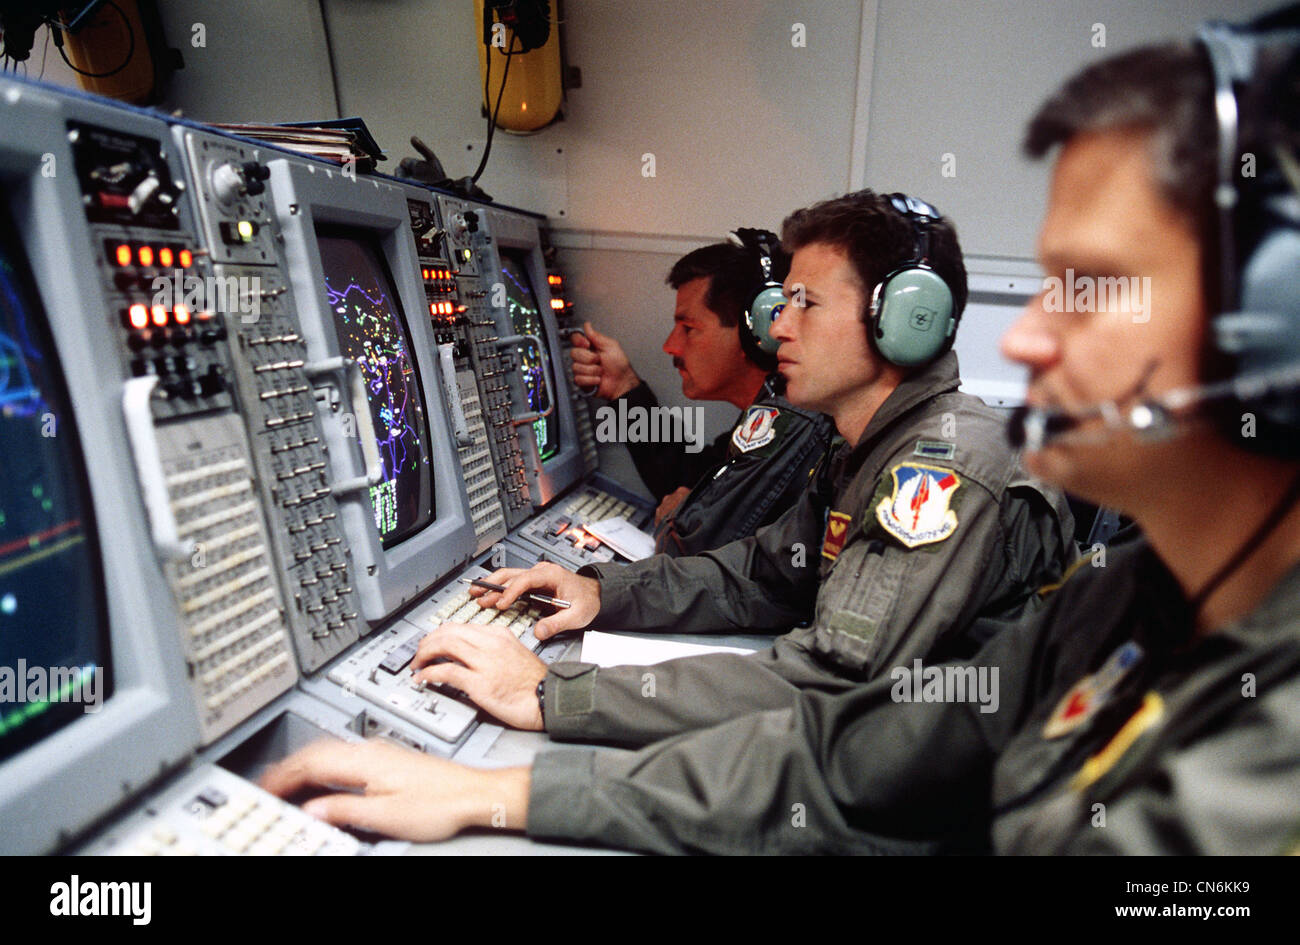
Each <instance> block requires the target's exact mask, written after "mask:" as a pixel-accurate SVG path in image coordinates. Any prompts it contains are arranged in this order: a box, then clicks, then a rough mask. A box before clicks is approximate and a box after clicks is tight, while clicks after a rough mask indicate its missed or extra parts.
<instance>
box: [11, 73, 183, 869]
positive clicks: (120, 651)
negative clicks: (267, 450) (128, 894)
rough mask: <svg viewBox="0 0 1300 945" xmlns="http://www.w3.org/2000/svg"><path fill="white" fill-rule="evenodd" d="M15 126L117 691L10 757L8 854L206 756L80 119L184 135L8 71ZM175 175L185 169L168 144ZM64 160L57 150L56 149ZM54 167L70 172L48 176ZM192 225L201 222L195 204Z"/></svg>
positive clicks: (77, 831)
mask: <svg viewBox="0 0 1300 945" xmlns="http://www.w3.org/2000/svg"><path fill="white" fill-rule="evenodd" d="M0 87H2V88H4V90H5V95H6V106H5V107H6V109H7V112H6V120H7V121H8V122H9V124H7V125H6V130H7V131H8V134H6V135H5V136H4V139H3V140H0V184H2V185H3V187H4V188H5V191H6V193H7V196H8V198H9V200H8V202H9V213H10V215H11V219H12V222H13V225H14V228H15V230H16V231H17V232H18V240H19V243H20V244H21V246H22V249H23V252H24V254H25V256H26V260H27V266H28V269H29V271H30V273H31V276H32V280H33V282H34V284H35V286H36V291H37V294H38V295H39V297H40V301H41V306H42V308H43V309H44V311H45V313H46V316H47V318H48V326H49V332H50V336H51V337H52V338H53V341H54V348H55V351H56V352H57V356H58V359H59V361H60V363H61V364H62V365H63V367H64V377H63V380H64V383H65V385H66V388H67V393H68V397H69V402H70V405H71V408H72V411H73V413H74V414H75V416H76V418H77V425H78V426H79V427H80V428H81V429H83V430H86V431H94V433H95V435H94V436H89V435H87V436H86V437H85V438H83V439H82V440H81V442H80V447H81V451H82V454H83V456H84V467H85V476H86V479H87V481H88V483H89V488H90V496H91V502H92V504H93V507H94V513H95V519H96V525H97V532H98V536H97V537H98V543H99V547H98V550H99V554H100V560H99V566H100V568H101V569H102V573H103V579H104V595H105V605H104V606H105V611H106V613H107V625H108V632H109V641H110V658H111V661H112V669H113V673H112V675H113V694H112V696H111V697H109V698H107V699H105V700H104V701H103V702H102V704H101V705H100V707H99V710H98V711H97V712H94V713H87V714H85V715H83V716H81V717H80V718H78V719H76V720H74V721H73V722H72V723H71V724H68V725H65V726H63V727H62V728H60V729H58V730H57V731H55V732H53V733H51V734H50V735H48V736H47V737H45V738H43V739H41V740H40V741H38V742H36V743H34V744H32V745H29V746H28V747H27V748H25V749H24V750H22V751H21V752H19V753H17V754H15V755H12V756H10V757H9V758H7V759H5V760H4V761H3V762H0V823H3V824H5V829H4V831H3V835H2V836H0V853H6V854H14V853H49V852H53V851H55V850H57V849H59V848H60V847H62V846H64V845H66V844H67V843H68V842H69V840H70V839H72V838H74V837H77V836H79V835H82V834H84V832H85V831H87V830H88V829H90V828H91V826H92V825H93V824H94V822H95V821H96V820H97V819H98V818H100V817H102V816H104V815H105V814H106V813H107V812H108V811H110V810H111V809H113V808H114V807H116V806H117V805H119V804H121V803H122V802H123V801H124V800H127V799H129V798H131V797H133V796H135V795H137V794H138V793H140V792H141V791H143V790H144V789H146V788H147V787H148V786H149V785H151V784H153V783H154V782H155V781H156V780H157V779H158V778H159V776H160V775H161V774H162V773H163V772H166V771H169V770H172V769H174V768H175V767H177V766H179V765H180V764H182V763H184V762H185V761H186V760H187V759H189V758H191V757H192V756H193V753H194V751H195V750H196V749H197V747H198V745H199V723H198V712H197V709H196V707H195V704H194V700H193V698H192V696H191V693H190V689H189V686H188V683H187V681H186V670H185V654H184V651H183V649H182V646H181V639H180V634H178V633H177V632H176V627H177V626H179V624H180V616H179V613H178V611H177V607H176V602H175V599H174V598H173V596H172V595H171V592H170V590H169V588H168V587H167V584H166V581H165V580H164V578H163V576H162V573H161V569H160V567H159V564H158V559H157V557H156V555H155V554H154V549H153V544H152V540H151V537H150V533H149V526H148V518H147V515H146V512H145V508H144V503H143V501H142V500H141V498H140V486H139V480H138V479H137V477H136V471H135V464H134V459H133V457H132V455H131V450H130V446H129V444H130V439H129V437H128V435H127V431H126V422H125V418H124V415H123V410H122V383H123V381H125V379H126V378H125V377H123V376H121V374H120V368H119V367H117V366H116V362H115V361H114V360H112V359H110V360H109V361H107V362H106V361H105V359H104V352H105V351H111V350H114V347H115V346H116V345H117V344H118V343H119V342H118V334H119V333H120V332H121V327H120V324H119V323H118V322H117V321H116V318H115V317H114V316H113V315H112V314H110V313H111V307H110V306H109V304H108V300H107V299H106V297H105V295H104V292H103V289H102V287H101V285H100V281H99V280H100V273H99V271H98V269H97V267H96V266H95V265H93V264H88V262H90V261H94V260H96V259H98V258H100V256H101V255H102V253H103V246H102V243H100V242H97V240H96V239H95V238H93V237H92V235H91V230H90V227H89V224H88V223H87V221H86V216H85V211H84V208H83V206H82V201H81V193H80V190H79V188H78V186H77V181H76V175H75V174H73V173H71V172H70V169H71V168H72V167H74V157H73V153H72V149H71V146H70V143H69V141H68V129H69V122H72V121H77V122H84V123H88V124H98V125H109V126H111V127H113V128H115V129H120V130H122V131H124V132H126V133H129V134H137V135H147V136H150V137H155V138H157V139H158V140H160V141H163V142H168V141H170V140H171V130H170V129H169V128H168V127H167V126H166V125H165V124H164V123H163V122H162V121H160V120H158V119H156V118H152V117H149V116H144V115H140V114H138V113H136V112H134V111H131V110H129V109H125V108H122V107H118V106H112V105H109V104H106V103H101V102H93V101H90V100H87V99H83V98H73V97H71V96H61V95H55V94H52V93H51V92H50V91H49V90H48V89H44V88H42V87H40V86H36V85H31V84H27V83H22V82H18V81H14V80H10V79H0ZM167 150H168V152H169V154H170V156H169V158H168V162H169V165H170V167H171V171H172V175H173V178H178V177H183V169H182V168H181V167H180V166H179V164H178V163H177V158H176V152H175V150H174V149H172V148H168V149H167ZM51 159H52V160H51ZM51 166H55V167H58V168H60V169H63V168H68V169H69V172H68V173H58V174H46V173H42V171H43V169H47V168H49V167H51ZM179 213H180V217H181V224H182V228H186V229H189V228H192V221H191V217H190V210H189V208H188V205H185V206H181V207H180V208H179Z"/></svg>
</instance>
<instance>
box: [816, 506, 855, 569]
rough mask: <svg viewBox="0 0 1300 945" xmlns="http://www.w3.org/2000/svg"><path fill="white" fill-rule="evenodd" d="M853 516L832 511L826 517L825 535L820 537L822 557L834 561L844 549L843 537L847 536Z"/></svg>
mask: <svg viewBox="0 0 1300 945" xmlns="http://www.w3.org/2000/svg"><path fill="white" fill-rule="evenodd" d="M852 521H853V517H852V516H849V515H845V514H844V513H843V512H832V513H831V514H830V517H829V518H827V519H826V537H825V538H823V539H822V557H823V558H829V559H830V560H832V561H834V560H835V559H836V558H838V557H839V556H840V552H841V551H843V550H844V539H846V538H848V537H849V525H850V524H851V523H852Z"/></svg>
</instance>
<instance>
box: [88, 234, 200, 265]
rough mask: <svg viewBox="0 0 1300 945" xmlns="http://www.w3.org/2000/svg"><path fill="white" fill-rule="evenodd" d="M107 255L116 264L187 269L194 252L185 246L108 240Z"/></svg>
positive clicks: (191, 262) (191, 261) (191, 263)
mask: <svg viewBox="0 0 1300 945" xmlns="http://www.w3.org/2000/svg"><path fill="white" fill-rule="evenodd" d="M105 245H106V247H107V249H108V256H109V258H110V259H112V260H113V262H115V263H117V265H119V266H121V267H123V268H125V267H127V266H140V267H141V268H144V269H151V268H153V267H154V266H158V267H160V268H162V269H171V268H172V267H173V266H179V267H180V268H182V269H188V268H190V266H192V265H194V253H193V252H192V251H191V250H190V249H189V248H188V247H186V246H151V245H150V244H148V243H118V242H115V241H113V240H108V241H106V243H105Z"/></svg>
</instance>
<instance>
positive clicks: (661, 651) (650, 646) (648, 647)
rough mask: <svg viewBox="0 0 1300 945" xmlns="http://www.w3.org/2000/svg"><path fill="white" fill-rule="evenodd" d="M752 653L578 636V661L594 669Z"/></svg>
mask: <svg viewBox="0 0 1300 945" xmlns="http://www.w3.org/2000/svg"><path fill="white" fill-rule="evenodd" d="M753 652H754V651H753V650H749V649H745V648H744V647H739V646H709V645H707V644H704V643H678V642H676V641H675V640H646V639H643V638H641V637H625V636H623V635H622V634H618V633H602V632H601V631H599V630H588V631H587V632H586V633H585V634H583V637H582V662H584V663H595V664H596V665H597V666H622V665H624V664H627V663H633V664H635V665H638V666H644V665H648V664H650V663H662V662H664V661H665V660H675V659H677V658H678V657H679V656H699V655H700V654H701V653H736V654H739V655H743V654H745V653H753Z"/></svg>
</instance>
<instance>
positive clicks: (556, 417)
mask: <svg viewBox="0 0 1300 945" xmlns="http://www.w3.org/2000/svg"><path fill="white" fill-rule="evenodd" d="M529 255H530V254H529V253H528V251H527V250H526V249H524V248H522V247H514V246H502V247H500V249H498V251H497V259H498V262H499V263H500V264H501V272H502V275H505V274H506V264H507V263H509V264H510V266H511V267H512V269H517V270H518V271H519V275H520V277H521V278H523V279H524V280H526V281H527V284H528V290H529V294H531V295H532V297H533V304H534V305H536V306H537V321H538V323H539V324H540V325H541V326H542V331H541V339H542V357H543V358H544V364H543V369H544V370H545V371H546V380H547V388H546V391H547V396H548V397H550V398H551V399H553V400H557V401H558V399H559V398H560V396H561V395H562V393H563V392H562V391H561V390H560V389H559V388H558V387H557V386H556V384H555V373H556V372H555V360H556V358H557V357H558V355H557V354H556V353H555V352H554V351H553V350H552V349H553V345H554V343H555V342H554V339H552V337H551V336H550V334H549V333H548V332H547V331H546V320H545V318H544V317H543V315H542V312H543V311H544V309H543V306H549V304H550V302H549V299H548V300H547V301H546V302H543V301H542V299H541V297H540V296H538V294H537V287H536V285H535V284H534V282H533V277H532V273H531V272H529V265H528V262H529ZM507 294H509V293H507ZM512 323H513V319H512ZM515 331H516V332H518V331H519V329H518V327H515ZM516 347H522V345H518V346H516ZM525 386H526V385H525ZM547 421H553V424H552V428H553V429H554V431H555V442H554V443H551V444H549V445H550V447H551V451H550V455H549V456H542V455H541V453H542V451H541V449H540V448H539V449H538V451H537V452H538V458H539V459H541V461H542V463H543V465H545V464H546V463H548V462H550V461H551V460H553V459H555V458H556V457H557V456H559V455H560V453H561V452H562V451H563V449H564V443H565V439H564V422H563V421H564V418H563V414H562V412H561V411H560V409H559V406H558V404H557V406H556V410H555V412H554V413H553V414H552V415H551V416H550V417H547V418H545V419H544V420H540V421H535V422H534V424H530V425H529V428H530V429H531V428H532V426H534V425H535V424H536V423H545V422H547ZM534 439H536V437H535V436H534Z"/></svg>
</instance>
